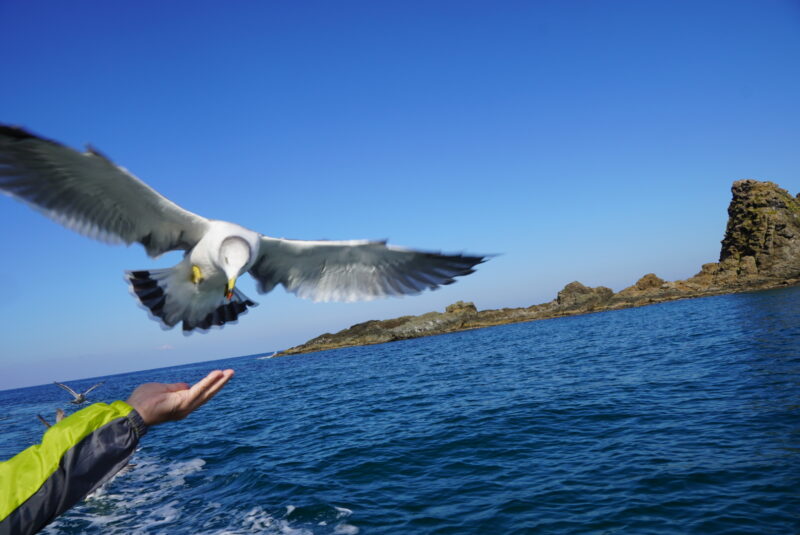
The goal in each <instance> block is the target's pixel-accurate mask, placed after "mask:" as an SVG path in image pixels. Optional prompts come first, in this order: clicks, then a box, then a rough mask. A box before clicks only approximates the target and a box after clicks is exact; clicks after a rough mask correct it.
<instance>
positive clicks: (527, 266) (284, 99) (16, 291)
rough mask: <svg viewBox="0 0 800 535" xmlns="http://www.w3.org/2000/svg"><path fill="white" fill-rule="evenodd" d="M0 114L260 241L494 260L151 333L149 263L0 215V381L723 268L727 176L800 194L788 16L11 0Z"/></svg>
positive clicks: (516, 6)
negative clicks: (400, 289) (416, 288)
mask: <svg viewBox="0 0 800 535" xmlns="http://www.w3.org/2000/svg"><path fill="white" fill-rule="evenodd" d="M0 47H2V50H3V59H2V61H0V65H2V83H0V121H2V122H5V123H11V124H17V125H21V126H25V127H27V128H29V129H31V130H33V131H35V132H37V133H40V134H42V135H45V136H47V137H50V138H53V139H56V140H59V141H61V142H64V143H66V144H69V145H71V146H73V147H82V146H83V145H84V144H85V143H91V144H92V145H93V146H95V147H97V148H98V149H99V150H101V151H102V152H104V153H105V154H107V155H108V156H109V157H111V158H112V159H113V160H114V161H115V162H117V163H118V164H119V165H122V166H123V167H126V168H128V169H129V170H131V171H132V172H133V173H134V174H136V175H137V176H139V177H140V178H142V179H143V180H145V181H146V182H148V183H149V184H150V185H152V186H153V187H154V188H156V189H157V190H158V191H160V192H161V193H163V194H164V195H166V196H167V197H169V198H170V199H172V200H173V201H175V202H176V203H178V204H180V205H181V206H183V207H184V208H186V209H188V210H191V211H194V212H196V213H198V214H201V215H203V216H206V217H210V218H215V219H226V220H230V221H234V222H237V223H239V224H242V225H244V226H246V227H249V228H251V229H253V230H257V231H259V232H263V233H265V234H268V235H272V236H278V237H287V238H300V239H317V238H328V239H352V238H388V239H390V241H391V242H393V243H395V244H398V245H404V246H409V247H416V248H421V249H431V250H444V251H448V252H458V251H469V252H474V253H502V255H501V256H499V257H496V258H494V259H492V260H491V261H489V262H488V263H486V264H483V265H482V266H480V267H479V269H478V271H477V273H476V274H474V275H471V276H469V277H467V278H464V279H460V281H459V282H458V283H457V284H455V285H452V286H449V287H445V288H443V289H441V290H439V291H436V292H429V293H426V294H424V295H421V296H416V297H406V298H403V299H393V300H384V301H373V302H370V303H363V304H318V303H312V302H309V301H304V300H301V299H298V298H296V297H294V296H292V295H289V294H286V293H285V292H284V291H283V290H282V289H280V288H279V289H277V290H276V291H274V292H272V293H270V294H268V295H265V296H261V295H258V294H257V292H256V291H255V288H254V285H253V284H252V283H251V282H250V281H249V280H243V281H242V283H241V288H242V289H243V290H244V291H245V293H247V294H249V295H250V297H252V298H254V299H255V300H256V301H258V302H259V303H260V306H259V307H257V308H256V309H254V310H253V311H252V312H251V313H250V314H248V315H247V316H245V317H243V318H242V319H241V320H240V322H239V324H238V325H233V326H228V327H226V328H225V329H223V330H214V331H211V332H210V333H208V334H205V335H198V334H195V335H192V336H190V337H184V336H183V335H182V334H181V332H180V330H179V329H176V330H172V331H162V330H161V329H160V328H159V326H158V324H156V323H155V322H153V321H151V320H149V319H148V318H147V316H146V314H145V313H144V312H143V311H142V310H141V309H139V308H138V307H137V306H136V304H135V301H134V300H133V298H132V297H131V296H130V295H129V294H128V292H127V287H126V284H125V283H124V281H123V271H124V270H125V269H139V268H147V267H154V266H168V265H171V264H174V263H176V262H177V261H178V259H179V255H177V254H174V255H167V256H165V257H162V258H160V259H158V260H156V261H155V262H154V261H152V260H151V259H149V258H148V257H147V256H146V255H145V253H144V251H143V249H142V248H141V247H139V246H138V245H134V246H131V247H129V248H126V247H122V246H116V247H112V246H108V245H105V244H102V243H98V242H93V241H91V240H89V239H87V238H84V237H82V236H79V235H77V234H73V233H71V232H70V231H67V230H65V229H63V228H61V227H60V226H58V225H56V224H55V223H53V222H51V221H49V220H47V219H45V218H44V217H42V216H41V215H39V214H38V213H36V212H35V211H33V210H31V209H30V208H28V207H26V206H24V205H22V204H20V203H18V202H15V201H14V200H12V199H10V198H7V197H0V229H2V230H0V251H2V252H1V253H0V255H2V262H0V281H2V287H3V288H4V290H5V291H4V295H3V298H2V299H0V370H2V371H1V372H0V389H2V388H13V387H18V386H26V385H32V384H41V383H46V382H49V381H53V380H71V379H78V378H84V377H91V376H97V375H104V374H109V373H115V372H123V371H130V370H139V369H146V368H153V367H161V366H168V365H173V364H179V363H186V362H193V361H201V360H210V359H217V358H222V357H230V356H237V355H247V354H254V353H262V352H267V351H271V350H274V349H281V348H285V347H288V346H291V345H295V344H298V343H301V342H304V341H305V340H307V339H308V338H310V337H312V336H316V335H318V334H321V333H323V332H326V331H329V332H333V331H337V330H339V329H342V328H344V327H347V326H349V325H351V324H354V323H357V322H360V321H365V320H368V319H374V318H389V317H395V316H399V315H404V314H419V313H423V312H428V311H431V310H443V309H444V307H445V306H446V305H447V304H449V303H451V302H454V301H456V300H459V299H463V300H471V301H474V302H475V304H476V305H477V306H478V307H479V308H481V309H485V308H498V307H519V306H529V305H532V304H536V303H541V302H545V301H549V300H551V299H552V298H554V297H555V295H556V293H557V292H558V290H560V289H561V288H562V287H563V286H564V285H565V284H567V283H569V282H571V281H573V280H579V281H581V282H583V283H584V284H588V285H592V286H596V285H605V286H609V287H611V288H613V289H614V290H620V289H622V288H624V287H626V286H629V285H630V284H632V283H634V282H635V281H636V280H637V279H638V278H639V277H640V276H641V275H643V274H645V273H648V272H655V273H656V274H657V275H659V276H661V277H663V278H666V279H668V280H675V279H679V278H686V277H689V276H691V275H693V274H694V273H696V272H697V271H698V270H699V267H700V265H701V264H703V263H705V262H712V261H715V260H717V256H718V254H719V242H720V240H721V239H722V235H723V232H724V227H725V222H726V219H727V214H726V208H727V205H728V202H729V200H730V185H731V183H732V182H733V181H734V180H736V179H739V178H756V179H761V180H772V181H775V182H777V183H778V184H780V185H781V186H783V187H784V188H786V189H788V190H789V191H790V192H792V193H797V192H798V190H800V152H798V141H800V105H799V104H798V102H799V101H800V97H798V96H799V95H800V69H798V65H800V4H799V3H798V2H796V1H789V0H786V1H780V0H768V1H757V0H752V1H735V0H721V1H716V2H711V1H709V2H705V1H697V0H695V1H686V2H681V1H670V2H662V1H655V0H653V1H640V0H631V1H592V2H590V1H552V2H541V1H539V2H537V1H527V2H497V1H488V0H487V1H479V2H474V1H433V2H431V1H419V2H416V1H410V2H374V1H369V2H367V1H341V2H305V1H297V2H199V1H192V2H185V1H175V2H149V1H145V2H132V3H131V2H129V3H119V2H99V1H82V2H78V3H74V2H73V3H69V2H43V1H36V0H34V1H26V2H22V1H18V2H12V1H4V2H0Z"/></svg>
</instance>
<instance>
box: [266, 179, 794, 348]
mask: <svg viewBox="0 0 800 535" xmlns="http://www.w3.org/2000/svg"><path fill="white" fill-rule="evenodd" d="M731 191H732V193H733V198H732V199H731V203H730V205H729V207H728V224H727V227H726V229H725V236H724V238H723V240H722V250H721V252H720V257H719V262H712V263H709V264H704V265H703V266H702V267H701V269H700V271H699V272H698V273H697V274H696V275H694V276H693V277H690V278H688V279H684V280H678V281H672V282H668V281H665V280H663V279H661V278H659V277H657V276H656V275H655V274H653V273H648V274H647V275H644V276H643V277H642V278H640V279H639V280H638V281H637V282H636V283H635V284H634V285H633V286H630V287H628V288H625V289H624V290H621V291H619V292H616V293H615V292H614V291H612V290H611V289H610V288H606V287H604V286H597V287H594V288H591V287H587V286H584V285H583V284H581V283H580V282H577V281H576V282H571V283H569V284H567V285H566V286H565V287H564V289H562V290H561V291H560V292H558V295H557V296H556V298H555V299H553V300H552V301H550V302H547V303H542V304H539V305H533V306H530V307H527V308H501V309H495V310H477V308H476V307H475V305H474V304H473V303H469V302H463V301H458V302H457V303H454V304H452V305H450V306H448V307H447V309H446V310H445V311H444V312H428V313H427V314H422V315H420V316H403V317H400V318H394V319H389V320H372V321H367V322H364V323H358V324H356V325H353V326H352V327H349V328H348V329H344V330H342V331H340V332H338V333H335V334H330V333H325V334H322V335H320V336H317V337H316V338H313V339H312V340H309V341H308V342H306V343H304V344H301V345H298V346H295V347H292V348H290V349H287V350H285V351H281V352H279V353H278V354H277V355H276V356H282V355H295V354H300V353H311V352H315V351H323V350H326V349H336V348H342V347H351V346H360V345H371V344H382V343H386V342H393V341H396V340H406V339H409V338H418V337H421V336H431V335H437V334H445V333H452V332H458V331H464V330H469V329H479V328H482V327H491V326H495V325H504V324H508V323H519V322H524V321H535V320H542V319H549V318H557V317H563V316H574V315H578V314H587V313H591V312H601V311H604V310H618V309H622V308H631V307H638V306H644V305H650V304H654V303H661V302H664V301H673V300H676V299H688V298H694V297H705V296H710V295H720V294H728V293H737V292H746V291H754V290H764V289H770V288H778V287H783V286H791V285H795V284H800V195H798V196H797V197H793V196H792V195H790V194H789V193H788V192H787V191H786V190H784V189H782V188H780V187H779V186H778V185H776V184H774V183H772V182H760V181H756V180H738V181H736V182H734V183H733V187H732V188H731Z"/></svg>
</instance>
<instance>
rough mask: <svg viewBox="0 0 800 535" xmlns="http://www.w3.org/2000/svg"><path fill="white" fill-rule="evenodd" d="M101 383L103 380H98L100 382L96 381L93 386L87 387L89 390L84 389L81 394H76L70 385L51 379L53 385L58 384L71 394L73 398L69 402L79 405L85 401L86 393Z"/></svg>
mask: <svg viewBox="0 0 800 535" xmlns="http://www.w3.org/2000/svg"><path fill="white" fill-rule="evenodd" d="M103 383H105V381H100V382H99V383H97V384H96V385H94V386H92V387H91V388H89V390H87V391H86V392H84V393H83V394H78V393H77V392H75V391H74V390H73V389H71V388H70V387H68V386H67V385H65V384H61V383H57V382H55V381H53V384H54V385H57V386H60V387H61V388H63V389H64V390H66V391H67V392H69V393H70V394H72V396H73V397H74V398H75V399H73V400H72V401H70V403H74V404H75V405H80V404H81V403H86V394H88V393H89V392H91V391H92V390H94V389H95V388H97V387H98V386H100V385H101V384H103Z"/></svg>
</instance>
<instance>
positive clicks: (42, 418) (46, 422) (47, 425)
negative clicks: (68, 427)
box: [36, 409, 64, 429]
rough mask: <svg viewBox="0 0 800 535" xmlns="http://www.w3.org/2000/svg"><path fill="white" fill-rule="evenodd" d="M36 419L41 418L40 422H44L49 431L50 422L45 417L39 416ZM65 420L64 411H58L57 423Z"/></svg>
mask: <svg viewBox="0 0 800 535" xmlns="http://www.w3.org/2000/svg"><path fill="white" fill-rule="evenodd" d="M36 417H37V418H39V421H40V422H42V423H43V424H44V426H45V427H47V428H48V429H49V428H50V427H51V425H50V422H48V421H47V420H46V419H45V417H44V416H42V415H41V414H37V415H36ZM63 419H64V409H56V423H59V422H60V421H61V420H63Z"/></svg>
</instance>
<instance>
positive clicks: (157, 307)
mask: <svg viewBox="0 0 800 535" xmlns="http://www.w3.org/2000/svg"><path fill="white" fill-rule="evenodd" d="M171 271H172V269H171V268H170V269H151V270H149V271H146V270H141V271H128V272H126V273H125V275H126V278H127V279H128V283H130V285H131V291H132V292H133V294H134V295H135V296H136V297H137V298H138V299H139V302H140V303H141V304H142V306H144V307H145V308H146V309H147V310H148V311H149V312H150V314H151V315H152V316H153V317H154V318H155V319H158V320H159V321H161V322H162V324H163V325H164V326H166V327H169V328H171V327H174V326H175V324H176V323H178V320H177V319H174V320H173V319H170V317H169V316H168V315H167V314H166V313H165V311H164V306H165V305H166V303H167V288H168V282H167V280H168V279H169V275H170V272H171Z"/></svg>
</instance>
